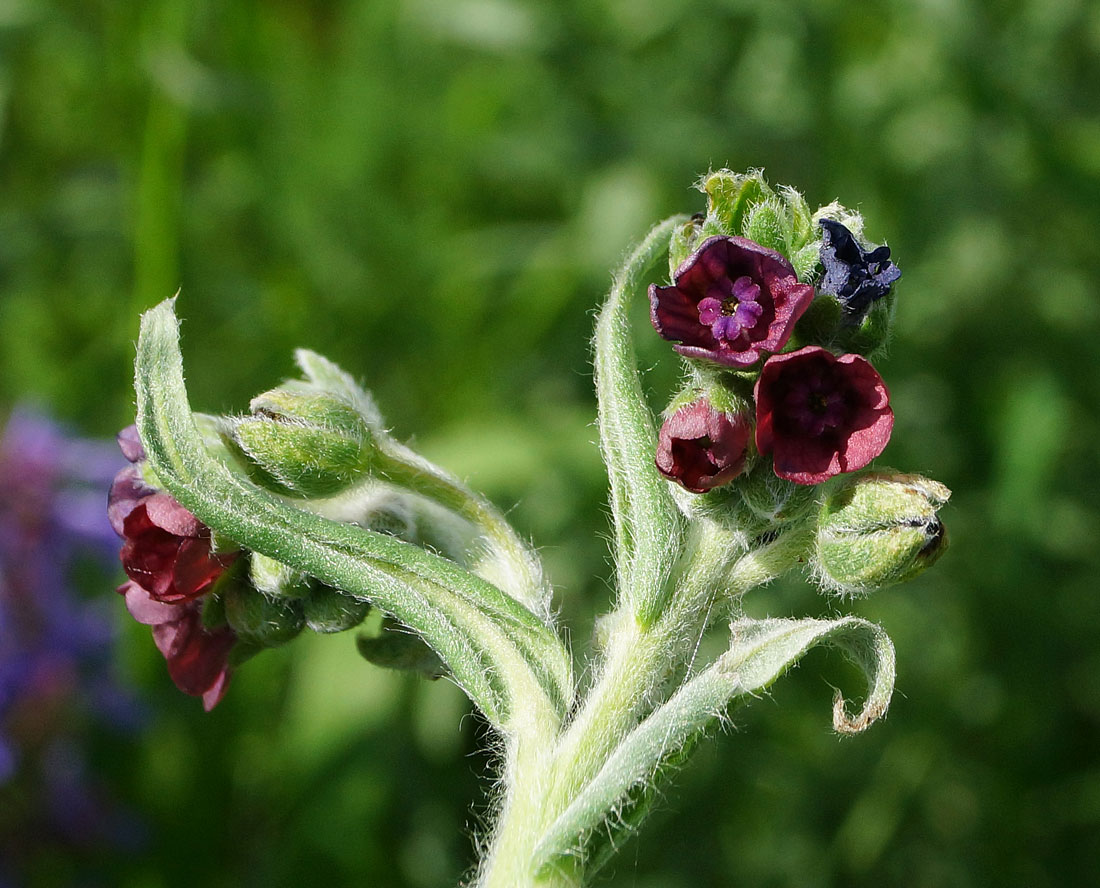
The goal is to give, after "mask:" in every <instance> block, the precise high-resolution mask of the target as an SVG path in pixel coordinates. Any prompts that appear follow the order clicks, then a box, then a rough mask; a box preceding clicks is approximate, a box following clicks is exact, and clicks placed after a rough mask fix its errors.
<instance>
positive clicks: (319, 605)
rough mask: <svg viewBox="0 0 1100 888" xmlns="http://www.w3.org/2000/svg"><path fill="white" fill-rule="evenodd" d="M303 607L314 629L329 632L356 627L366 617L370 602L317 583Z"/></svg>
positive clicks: (322, 632)
mask: <svg viewBox="0 0 1100 888" xmlns="http://www.w3.org/2000/svg"><path fill="white" fill-rule="evenodd" d="M302 609H303V610H304V612H305V618H306V625H307V626H308V627H309V628H310V629H311V630H312V631H314V632H318V633H321V634H328V633H331V632H344V631H346V630H348V629H354V628H355V627H356V626H358V625H359V624H360V623H362V622H363V620H364V619H366V616H367V614H368V613H369V612H370V604H368V603H367V602H366V601H361V600H359V599H358V598H352V597H351V596H350V595H347V594H345V593H343V592H341V591H339V590H338V589H333V588H332V587H331V586H322V585H320V584H316V585H314V587H313V589H312V591H311V592H310V595H309V597H308V598H307V599H305V601H303V602H302Z"/></svg>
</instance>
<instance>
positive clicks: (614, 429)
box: [595, 216, 685, 625]
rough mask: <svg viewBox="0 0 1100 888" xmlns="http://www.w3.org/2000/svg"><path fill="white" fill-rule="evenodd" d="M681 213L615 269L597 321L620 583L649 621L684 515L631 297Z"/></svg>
mask: <svg viewBox="0 0 1100 888" xmlns="http://www.w3.org/2000/svg"><path fill="white" fill-rule="evenodd" d="M684 220H685V217H684V216H674V217H672V218H671V219H666V220H665V221H664V222H661V223H660V224H659V225H657V226H656V227H655V228H654V229H653V230H652V231H650V232H649V234H648V235H646V237H645V239H644V240H643V241H642V242H641V243H640V244H639V245H638V246H637V247H636V248H635V250H634V252H633V253H631V254H630V256H629V257H628V258H627V260H626V262H625V263H624V264H623V267H622V269H620V271H619V273H618V274H617V275H616V276H615V280H614V283H613V284H612V287H611V292H610V294H609V295H608V297H607V301H606V302H605V303H604V306H603V310H602V311H601V312H600V316H599V319H598V320H597V322H596V337H595V347H596V355H595V369H596V396H597V398H598V401H599V424H600V446H601V449H602V450H603V457H604V462H605V463H606V464H607V473H608V476H609V478H610V481H611V512H612V520H613V522H614V533H615V564H616V569H617V572H618V585H619V590H620V595H621V596H623V598H624V600H625V601H626V603H627V604H628V606H629V607H631V609H632V610H633V612H634V614H635V616H636V618H637V619H638V620H639V622H641V623H642V624H643V625H651V624H652V623H653V621H654V620H656V618H657V617H658V616H659V615H660V613H661V611H662V609H663V608H664V605H665V603H666V602H667V597H668V594H669V584H668V582H667V581H668V578H669V575H670V573H671V571H672V566H673V565H674V564H675V562H676V560H677V558H678V557H679V555H680V551H681V539H682V536H683V519H682V517H681V515H680V512H679V510H678V509H677V508H676V504H675V502H674V501H673V499H672V496H671V495H670V494H669V491H668V485H667V483H666V482H665V480H664V479H663V478H662V477H661V476H660V474H659V473H658V472H657V468H656V466H655V465H654V462H653V460H654V456H655V453H656V449H657V432H656V429H655V427H654V421H653V415H652V413H651V412H650V409H649V405H648V404H646V401H645V395H644V394H643V392H642V386H641V380H640V377H639V373H638V368H637V365H636V360H635V357H634V340H633V337H632V335H631V331H630V316H629V312H628V305H629V300H630V296H631V294H632V293H633V292H634V290H635V288H636V287H637V286H638V283H639V278H640V277H641V276H642V275H643V274H644V273H645V272H646V270H647V269H648V268H649V267H650V266H651V265H652V264H653V262H654V261H656V259H657V258H659V257H660V256H661V255H662V254H663V253H664V252H665V251H666V250H667V248H668V240H669V237H670V234H671V233H672V231H673V229H675V228H676V226H678V225H681V224H682V223H683V222H684Z"/></svg>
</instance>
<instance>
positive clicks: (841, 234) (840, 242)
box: [821, 219, 901, 323]
mask: <svg viewBox="0 0 1100 888" xmlns="http://www.w3.org/2000/svg"><path fill="white" fill-rule="evenodd" d="M821 228H822V241H821V264H822V265H824V266H825V277H824V278H823V279H822V281H821V291H822V292H823V293H830V294H832V295H833V296H836V298H837V300H838V301H839V302H840V304H841V305H843V306H844V313H845V315H846V317H847V319H848V322H849V323H858V322H859V321H860V320H862V319H863V316H864V315H866V314H867V310H868V309H869V308H870V307H871V303H872V302H874V301H875V300H876V299H881V298H882V297H883V296H885V295H886V294H887V293H889V292H890V288H891V287H893V286H894V282H895V281H896V280H897V279H898V278H900V277H901V269H899V268H898V267H897V266H896V265H895V264H894V263H893V262H891V261H890V248H889V247H887V246H881V247H875V248H874V249H873V250H870V251H867V250H864V249H863V247H861V246H860V245H859V242H858V241H857V240H856V239H855V236H854V235H853V234H852V232H850V231H849V230H848V229H847V228H845V227H844V226H843V225H841V224H840V223H839V222H835V221H833V220H832V219H822V220H821Z"/></svg>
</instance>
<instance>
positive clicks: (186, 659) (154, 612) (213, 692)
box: [118, 580, 237, 712]
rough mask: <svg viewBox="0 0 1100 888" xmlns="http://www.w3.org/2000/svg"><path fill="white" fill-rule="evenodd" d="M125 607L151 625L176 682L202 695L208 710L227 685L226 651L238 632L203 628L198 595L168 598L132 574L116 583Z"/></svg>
mask: <svg viewBox="0 0 1100 888" xmlns="http://www.w3.org/2000/svg"><path fill="white" fill-rule="evenodd" d="M118 593H119V594H120V595H122V596H123V598H125V599H126V609H127V610H129V611H130V616H132V617H133V618H134V619H135V620H137V621H138V622H139V623H142V624H144V625H146V626H152V627H153V641H154V642H155V643H156V646H157V650H159V651H160V652H161V654H162V655H163V657H164V660H165V662H166V663H167V665H168V674H169V676H171V678H172V681H173V682H175V685H176V687H177V688H179V689H180V690H181V691H183V692H184V693H185V694H190V695H191V696H192V697H201V698H202V705H203V708H204V709H205V710H206V711H207V712H209V711H210V710H211V709H213V708H214V707H215V706H217V705H218V703H219V702H220V701H221V698H222V697H223V696H224V695H225V691H226V688H227V687H228V686H229V677H230V668H229V652H230V651H231V650H233V646H234V645H235V644H236V643H237V636H236V634H234V632H233V630H232V629H230V628H229V627H228V626H222V627H219V628H217V629H207V628H206V626H204V625H203V622H202V606H201V605H200V603H199V602H198V601H185V602H182V603H178V604H166V603H164V602H162V601H158V600H157V599H155V598H153V597H152V595H150V594H149V592H148V591H147V590H145V589H144V588H142V587H141V586H140V585H138V584H137V583H135V582H134V581H133V580H131V581H130V582H128V583H123V584H122V585H121V586H119V587H118Z"/></svg>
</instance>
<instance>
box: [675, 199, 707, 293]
mask: <svg viewBox="0 0 1100 888" xmlns="http://www.w3.org/2000/svg"><path fill="white" fill-rule="evenodd" d="M704 221H705V217H704V216H703V215H702V214H701V213H696V214H695V215H694V216H692V217H691V218H690V219H688V220H687V222H685V223H684V224H683V225H680V226H678V227H677V228H676V229H675V230H674V231H673V232H672V237H671V238H669V244H668V276H669V277H670V278H673V277H675V276H676V269H677V268H679V267H680V266H681V265H683V264H684V260H685V259H687V258H688V256H690V255H691V254H692V253H694V252H695V250H696V249H697V248H698V246H699V244H701V243H702V242H703V241H704V240H705V238H706V235H705V234H704V233H703V223H704Z"/></svg>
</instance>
